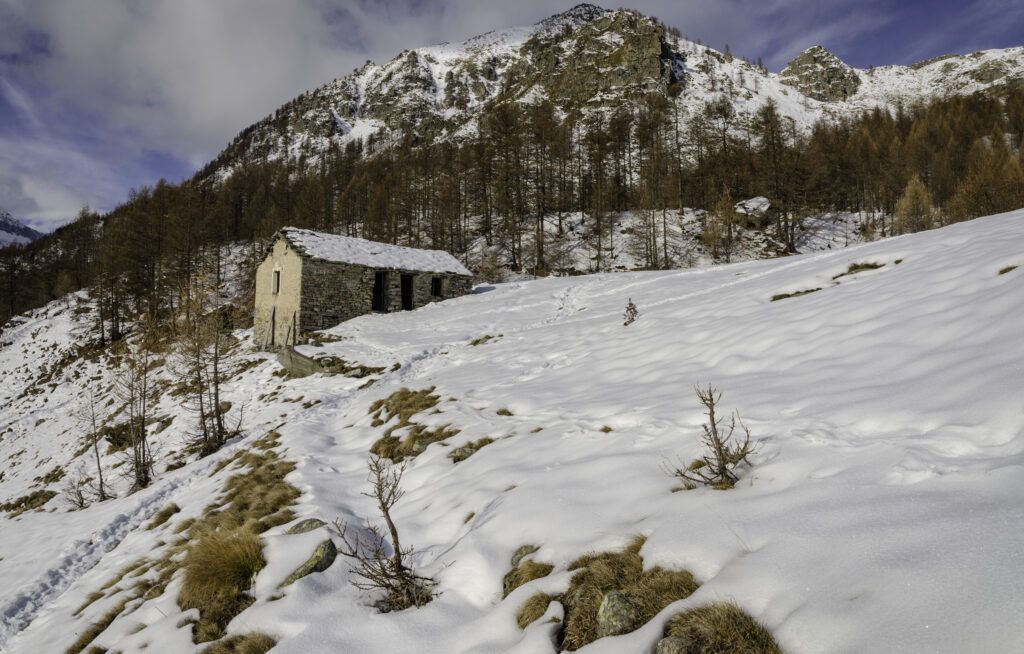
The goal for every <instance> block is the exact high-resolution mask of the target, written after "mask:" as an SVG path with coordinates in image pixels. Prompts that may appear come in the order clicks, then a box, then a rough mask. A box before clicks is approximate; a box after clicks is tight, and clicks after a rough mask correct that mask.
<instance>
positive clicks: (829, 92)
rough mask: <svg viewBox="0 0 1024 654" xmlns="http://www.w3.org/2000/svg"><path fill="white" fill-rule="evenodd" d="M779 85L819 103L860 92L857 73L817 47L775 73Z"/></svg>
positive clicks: (833, 100)
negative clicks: (790, 88)
mask: <svg viewBox="0 0 1024 654" xmlns="http://www.w3.org/2000/svg"><path fill="white" fill-rule="evenodd" d="M779 82H781V83H782V84H785V85H786V86H792V87H794V88H795V89H797V90H798V91H800V92H801V93H803V94H804V95H806V96H807V97H809V98H814V99H815V100H819V101H821V102H837V101H840V100H847V99H849V98H851V97H853V95H854V94H855V93H857V89H859V88H860V77H858V76H857V72H856V71H855V70H854V69H853V68H852V67H850V66H847V65H846V64H844V63H843V62H842V61H840V59H839V57H837V56H835V55H834V54H832V53H831V52H829V51H828V50H826V49H825V48H823V47H821V46H820V45H816V46H813V47H811V48H808V49H806V50H804V51H803V52H801V53H800V54H799V55H797V56H796V58H795V59H793V61H791V62H789V65H788V66H786V67H785V68H784V69H783V70H782V72H781V73H779Z"/></svg>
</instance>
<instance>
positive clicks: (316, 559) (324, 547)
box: [278, 538, 338, 588]
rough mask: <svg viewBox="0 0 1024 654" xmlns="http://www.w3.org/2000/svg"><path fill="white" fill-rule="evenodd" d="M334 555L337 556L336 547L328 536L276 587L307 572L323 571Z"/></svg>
mask: <svg viewBox="0 0 1024 654" xmlns="http://www.w3.org/2000/svg"><path fill="white" fill-rule="evenodd" d="M336 556H338V548H336V547H335V546H334V541H332V540H331V539H329V538H328V539H327V540H325V541H324V542H322V543H320V544H319V545H317V546H316V549H315V550H314V551H313V555H312V556H311V557H309V559H308V560H307V561H306V562H305V563H303V564H302V565H300V566H299V567H298V568H296V569H295V572H293V573H291V574H290V575H288V578H287V579H285V580H284V581H283V582H281V585H280V586H278V588H284V587H285V586H288V585H291V584H293V583H295V582H296V581H298V580H299V579H302V578H303V577H305V576H306V575H308V574H312V573H314V572H323V571H324V570H326V569H327V568H329V567H331V564H332V563H334V559H335V557H336Z"/></svg>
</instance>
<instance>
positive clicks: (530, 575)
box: [502, 559, 555, 597]
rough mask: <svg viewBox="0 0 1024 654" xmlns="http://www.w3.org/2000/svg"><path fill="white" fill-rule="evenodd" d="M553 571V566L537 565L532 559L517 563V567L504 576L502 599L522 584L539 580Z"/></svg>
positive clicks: (548, 564) (547, 564) (546, 564)
mask: <svg viewBox="0 0 1024 654" xmlns="http://www.w3.org/2000/svg"><path fill="white" fill-rule="evenodd" d="M554 569H555V566H553V565H551V564H550V563H537V562H536V561H534V560H533V559H524V560H522V561H520V562H519V566H518V567H516V568H513V569H511V570H509V571H508V572H507V573H506V574H505V579H504V582H503V587H504V593H503V594H502V597H508V595H509V593H511V592H512V591H514V590H515V589H516V588H519V587H520V586H522V585H523V584H527V583H529V582H531V581H533V580H534V579H540V578H541V577H547V576H548V575H549V574H551V571H552V570H554Z"/></svg>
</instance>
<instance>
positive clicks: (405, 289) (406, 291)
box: [402, 275, 412, 311]
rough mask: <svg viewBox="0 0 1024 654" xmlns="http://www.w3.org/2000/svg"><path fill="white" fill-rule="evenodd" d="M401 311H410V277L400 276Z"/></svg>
mask: <svg viewBox="0 0 1024 654" xmlns="http://www.w3.org/2000/svg"><path fill="white" fill-rule="evenodd" d="M402 311H412V275H402Z"/></svg>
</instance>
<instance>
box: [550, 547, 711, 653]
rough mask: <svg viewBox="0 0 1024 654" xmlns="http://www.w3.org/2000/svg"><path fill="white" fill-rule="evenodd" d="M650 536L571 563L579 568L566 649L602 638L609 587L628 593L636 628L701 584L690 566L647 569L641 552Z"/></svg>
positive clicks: (568, 599) (569, 599)
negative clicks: (601, 615)
mask: <svg viewBox="0 0 1024 654" xmlns="http://www.w3.org/2000/svg"><path fill="white" fill-rule="evenodd" d="M645 541H646V538H645V537H643V536H635V537H634V538H633V539H632V540H631V541H630V543H629V544H628V545H627V546H626V547H625V548H624V549H623V550H622V551H621V552H604V553H600V554H588V555H586V556H582V557H580V558H579V559H577V560H575V561H573V563H572V564H570V566H569V569H570V570H579V572H577V573H576V574H575V575H574V576H573V578H572V580H571V581H570V583H569V590H568V591H566V593H565V596H564V597H565V604H566V620H565V634H564V640H563V642H562V648H563V649H565V650H569V651H573V650H577V649H579V648H580V647H583V646H584V645H586V644H588V643H591V642H593V641H594V640H597V638H598V633H597V611H598V608H600V606H601V601H602V600H603V599H604V596H605V594H607V593H609V592H612V591H615V592H619V593H622V594H623V595H624V596H625V597H626V599H627V600H629V602H630V603H631V604H632V605H633V606H634V607H635V608H636V609H637V612H638V615H639V617H638V619H637V621H636V624H635V626H634V629H636V628H639V627H640V626H642V625H643V624H645V623H646V622H647V621H648V620H650V619H651V618H652V617H654V616H655V615H656V614H657V613H658V612H659V611H661V610H662V609H663V608H665V607H666V606H668V605H669V604H671V603H672V602H675V601H676V600H680V599H683V598H685V597H688V596H689V595H690V594H692V593H693V591H695V590H697V583H696V582H695V581H694V580H693V575H692V574H690V573H689V572H687V571H685V570H667V569H665V568H661V567H654V568H651V569H650V570H646V571H645V570H644V564H643V559H642V558H641V557H640V548H641V547H643V544H644V542H645Z"/></svg>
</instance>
